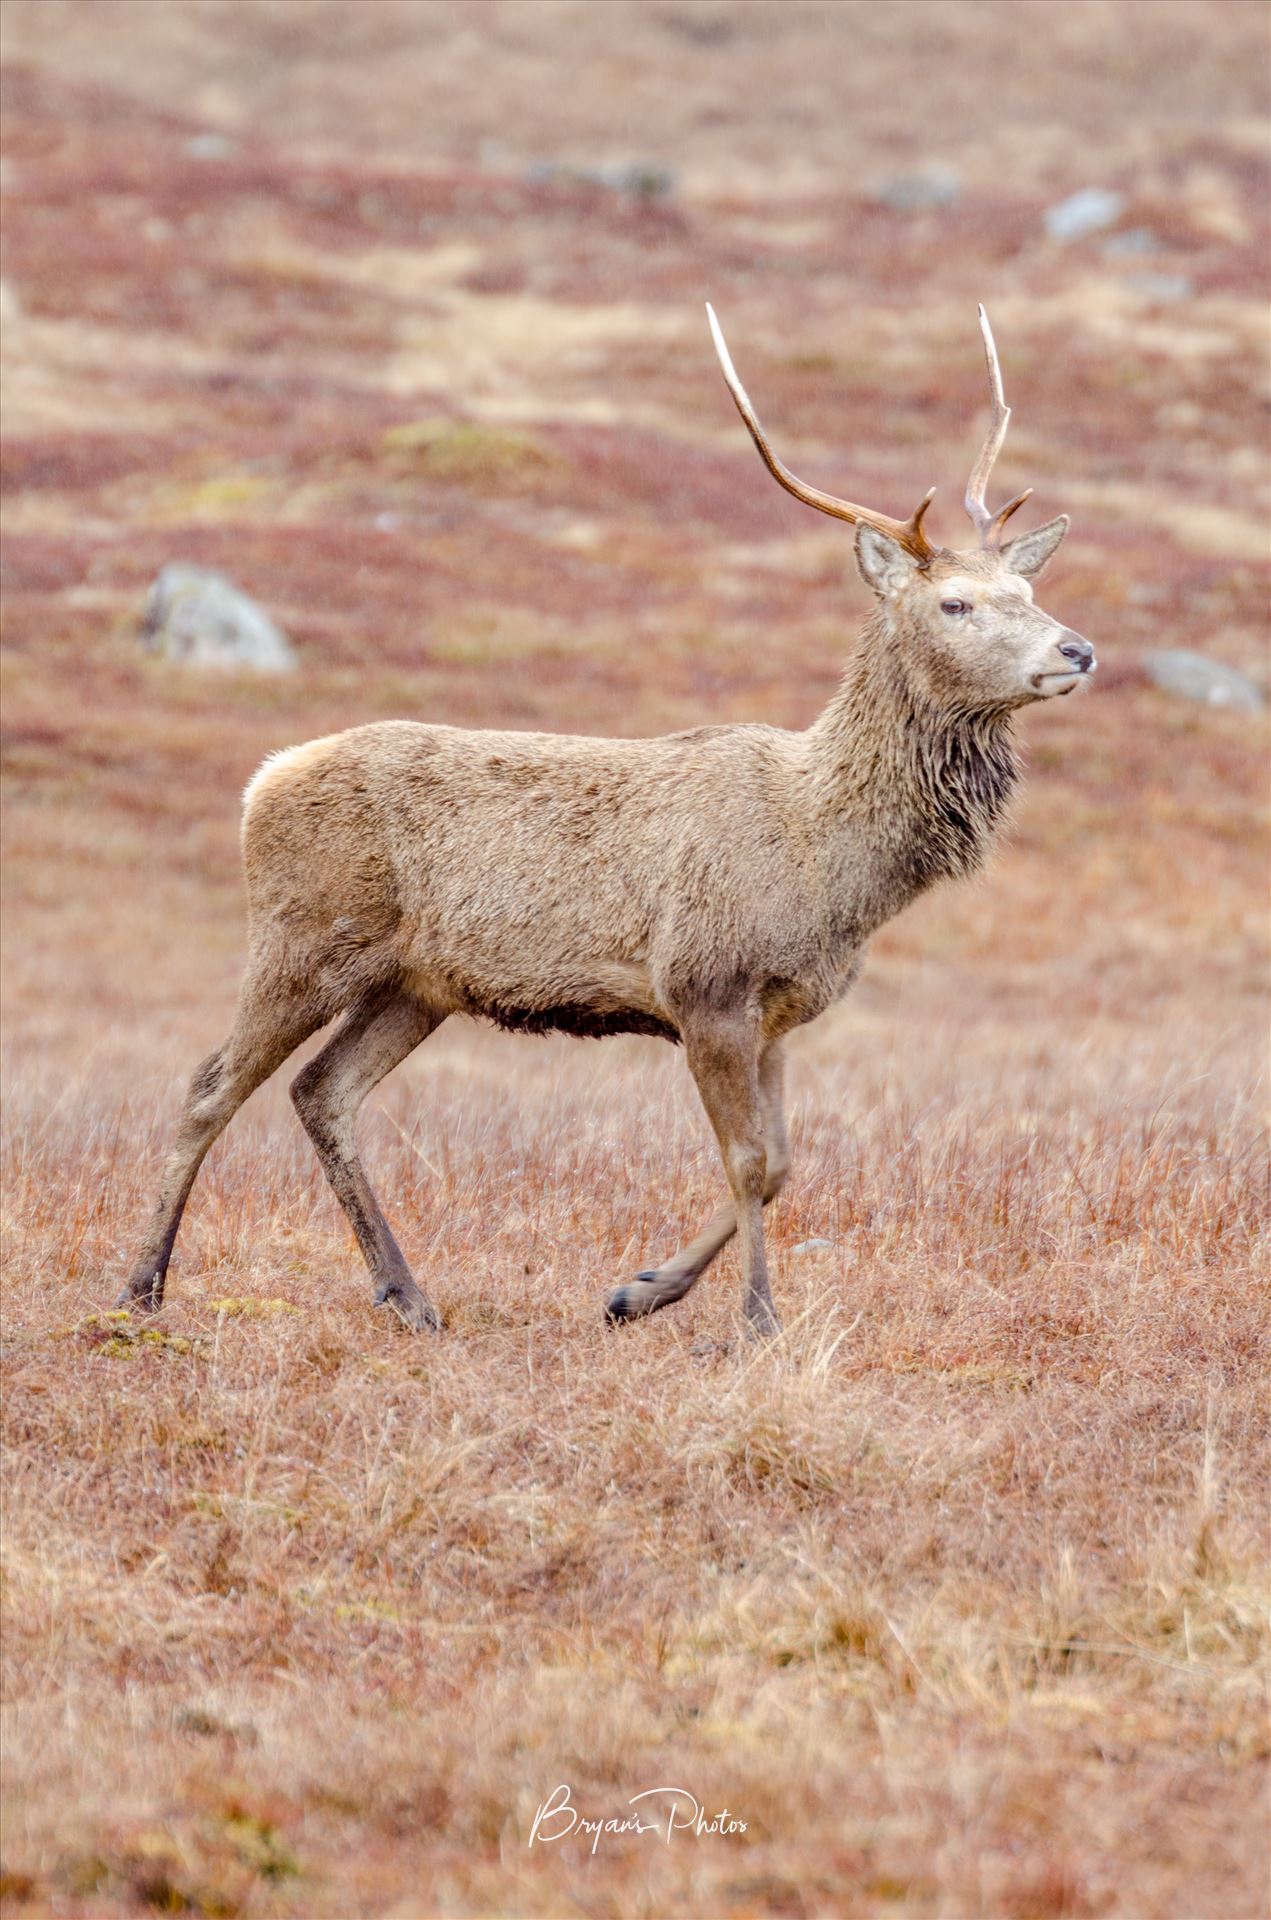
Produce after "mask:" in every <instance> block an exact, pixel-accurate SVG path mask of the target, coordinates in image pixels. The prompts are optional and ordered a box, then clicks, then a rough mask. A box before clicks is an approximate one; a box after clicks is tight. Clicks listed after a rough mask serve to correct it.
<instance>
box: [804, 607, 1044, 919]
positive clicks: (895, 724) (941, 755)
mask: <svg viewBox="0 0 1271 1920" xmlns="http://www.w3.org/2000/svg"><path fill="white" fill-rule="evenodd" d="M808 740H809V746H810V749H811V768H810V771H811V775H812V790H813V795H814V804H813V813H814V815H815V830H816V831H817V834H818V838H819V839H820V841H821V844H822V845H824V846H826V847H827V848H832V847H834V846H836V845H838V846H840V847H841V848H842V849H843V852H844V856H845V860H846V861H847V862H848V863H849V864H848V865H847V866H846V867H845V869H844V873H843V884H848V885H851V884H853V882H852V879H851V872H852V870H853V869H854V870H855V871H857V872H860V873H862V874H864V873H865V872H868V873H869V874H870V875H871V876H877V880H878V884H879V887H880V890H881V893H882V895H884V896H885V898H884V899H882V900H881V901H880V905H879V910H878V917H879V920H880V921H881V919H884V918H887V917H888V916H889V914H890V913H894V912H897V911H899V909H900V907H901V906H903V905H904V904H905V903H906V901H907V900H909V899H912V898H913V897H914V895H915V894H917V893H920V892H922V891H923V889H924V888H926V887H929V886H931V885H933V884H934V882H936V881H937V880H942V879H949V878H953V877H955V876H958V875H963V874H969V873H973V872H974V871H975V869H976V868H977V867H978V866H979V865H980V863H981V861H982V860H983V859H984V856H985V854H986V853H987V851H988V848H989V846H990V844H991V842H992V839H993V835H994V832H995V831H996V829H997V828H998V827H999V826H1000V825H1001V824H1002V820H1003V816H1004V814H1005V811H1006V807H1007V802H1008V801H1009V799H1010V795H1011V791H1012V788H1013V787H1014V785H1015V781H1016V777H1017V771H1018V769H1017V765H1016V760H1015V755H1014V752H1013V750H1012V746H1011V738H1010V716H1009V714H1008V713H1007V712H1006V711H1005V710H995V711H993V712H987V713H985V712H968V711H965V710H961V709H956V708H953V707H950V706H947V705H942V704H940V703H939V702H938V701H937V700H936V699H935V698H934V697H933V696H932V695H931V694H930V693H928V692H926V691H925V690H923V689H922V688H921V687H920V686H918V685H917V684H916V682H915V680H914V678H913V676H912V675H911V674H910V673H908V672H907V671H906V668H905V662H904V658H903V649H902V647H901V646H900V645H898V644H897V642H896V640H895V639H894V638H893V636H892V635H891V633H890V631H889V629H888V627H887V624H886V621H885V619H884V617H883V616H882V614H881V612H875V613H874V614H873V615H872V616H871V618H870V620H869V622H868V623H867V625H866V627H865V629H864V632H863V633H862V636H861V640H860V644H859V647H858V650H857V653H856V656H855V658H854V659H853V661H852V662H851V664H850V666H849V667H848V670H847V672H846V674H845V675H844V678H843V681H842V684H841V686H840V688H839V691H838V693H837V694H836V695H835V697H834V699H833V700H832V701H831V702H830V704H829V706H828V707H827V708H826V710H825V712H824V713H823V714H822V715H821V717H820V719H819V720H817V721H816V722H815V724H814V725H813V726H812V728H811V729H810V730H809V735H808ZM862 855H866V856H868V857H867V858H865V859H864V860H861V856H862ZM870 917H871V918H872V917H873V915H872V913H871V915H870Z"/></svg>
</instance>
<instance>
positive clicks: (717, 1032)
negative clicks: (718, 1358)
mask: <svg viewBox="0 0 1271 1920" xmlns="http://www.w3.org/2000/svg"><path fill="white" fill-rule="evenodd" d="M684 1045H685V1051H686V1053H687V1056H688V1063H689V1068H690V1071H691V1072H692V1074H693V1078H694V1080H695V1081H696V1082H697V1089H698V1092H699V1093H700V1095H701V1098H702V1105H703V1106H704V1107H705V1109H706V1114H707V1118H708V1119H709V1120H710V1122H711V1125H712V1126H713V1128H714V1129H715V1137H716V1139H717V1140H718V1142H719V1150H720V1154H721V1157H722V1158H723V1162H724V1171H725V1173H726V1174H727V1176H728V1184H729V1187H730V1188H731V1190H732V1204H731V1206H727V1207H724V1208H722V1209H721V1210H720V1212H719V1213H717V1214H716V1215H715V1217H714V1219H713V1220H712V1221H711V1222H710V1224H709V1226H707V1227H706V1229H705V1231H704V1232H703V1233H701V1234H699V1236H698V1238H697V1239H696V1240H694V1241H693V1242H692V1243H691V1244H690V1245H689V1246H687V1247H684V1248H683V1249H682V1250H681V1251H680V1252H679V1253H678V1254H676V1256H675V1258H674V1259H673V1260H671V1261H669V1262H668V1263H667V1264H666V1265H665V1266H663V1267H659V1268H657V1269H655V1270H654V1271H652V1272H648V1273H643V1274H641V1275H639V1277H638V1278H637V1279H636V1280H634V1281H632V1282H630V1283H629V1284H628V1285H627V1286H625V1287H620V1288H619V1290H618V1292H617V1293H615V1294H614V1295H613V1297H612V1299H611V1300H610V1301H609V1304H608V1307H607V1309H606V1312H607V1315H608V1318H609V1319H611V1320H629V1319H634V1318H636V1317H637V1316H638V1315H640V1314H644V1313H653V1312H655V1311H656V1310H657V1308H659V1307H664V1306H668V1305H670V1303H671V1302H672V1301H673V1300H679V1299H682V1298H683V1296H684V1295H685V1294H686V1293H687V1292H688V1291H689V1288H690V1287H691V1286H692V1285H693V1284H694V1282H695V1281H696V1280H697V1279H698V1278H699V1277H700V1276H701V1274H702V1273H704V1272H705V1270H706V1268H707V1267H708V1266H709V1264H710V1262H711V1261H712V1260H713V1259H714V1257H715V1255H716V1254H717V1253H718V1252H719V1250H720V1248H721V1247H723V1246H724V1245H726V1243H727V1242H728V1241H729V1240H730V1239H731V1238H732V1236H733V1234H734V1233H736V1234H737V1235H738V1237H739V1240H740V1242H741V1246H740V1252H741V1266H742V1273H743V1276H744V1282H745V1293H744V1304H745V1312H746V1318H747V1319H748V1320H749V1322H750V1324H751V1327H752V1329H753V1330H754V1331H755V1332H756V1333H759V1334H769V1333H775V1332H777V1331H779V1329H780V1321H779V1320H778V1319H777V1315H776V1311H775V1309H774V1307H773V1304H772V1294H771V1291H770V1289H769V1285H768V1268H767V1261H766V1258H765V1254H764V1243H763V1209H764V1206H765V1205H766V1203H767V1202H768V1201H769V1200H770V1199H771V1198H772V1197H773V1195H774V1194H776V1193H778V1192H779V1191H780V1189H781V1185H782V1183H783V1181H784V1179H785V1175H786V1169H787V1166H788V1163H789V1153H788V1148H787V1144H786V1131H785V1120H784V1116H783V1113H782V1107H781V1079H782V1076H781V1056H780V1051H779V1048H778V1046H777V1044H776V1043H772V1044H771V1045H770V1046H768V1047H767V1048H766V1049H765V1050H764V1051H763V1053H762V1054H761V1053H760V1052H759V1047H758V1044H757V1042H756V1038H755V1036H754V1033H753V1029H752V1028H751V1027H750V1026H749V1024H748V1023H745V1022H742V1021H732V1020H712V1021H709V1022H701V1023H694V1024H693V1025H691V1026H690V1025H686V1026H685V1028H684Z"/></svg>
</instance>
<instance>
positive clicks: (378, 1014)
mask: <svg viewBox="0 0 1271 1920" xmlns="http://www.w3.org/2000/svg"><path fill="white" fill-rule="evenodd" d="M444 1019H445V1015H444V1014H443V1013H438V1012H437V1011H436V1010H435V1009H434V1008H432V1007H429V1006H425V1005H424V1004H423V1003H422V1002H420V1001H419V1000H415V999H412V998H411V997H410V995H408V994H405V993H402V992H400V991H398V990H397V989H391V988H390V989H386V990H384V991H382V992H378V993H373V994H370V995H368V996H367V998H366V999H365V1000H363V1001H361V1002H360V1003H359V1004H358V1005H357V1006H355V1007H354V1008H353V1009H352V1010H351V1011H350V1012H349V1014H348V1015H347V1016H346V1018H345V1020H344V1022H343V1024H342V1025H341V1026H340V1028H339V1029H338V1031H337V1032H336V1033H335V1034H334V1035H333V1036H332V1038H331V1039H330V1040H329V1041H328V1042H327V1044H326V1046H325V1047H324V1048H323V1049H322V1051H321V1053H319V1054H317V1055H315V1057H314V1058H313V1059H312V1060H311V1061H310V1062H309V1064H308V1066H306V1067H305V1068H303V1070H302V1071H301V1072H300V1073H299V1074H298V1075H297V1077H296V1079H295V1081H294V1082H293V1083H292V1088H291V1097H292V1099H293V1100H294V1101H295V1103H296V1111H297V1112H298V1113H299V1115H300V1118H301V1120H302V1121H303V1122H304V1127H305V1131H306V1133H307V1134H308V1135H309V1138H310V1139H311V1140H312V1142H313V1144H314V1147H315V1149H316V1150H317V1155H318V1158H319V1160H320V1161H321V1162H322V1170H323V1172H324V1173H325V1174H326V1176H327V1179H328V1180H329V1181H330V1182H331V1185H332V1187H333V1188H334V1190H335V1195H336V1198H337V1199H338V1200H339V1202H340V1205H341V1206H342V1207H343V1208H344V1211H345V1213H346V1214H347V1215H348V1217H349V1223H350V1225H351V1226H352V1228H353V1231H354V1233H355V1234H356V1235H357V1241H358V1245H359V1246H360V1247H361V1249H362V1254H363V1258H364V1259H365V1261H366V1264H367V1266H368V1267H369V1268H370V1270H371V1279H372V1280H373V1281H374V1283H375V1304H376V1306H377V1307H379V1306H390V1307H392V1309H393V1311H394V1312H395V1313H396V1314H397V1315H398V1316H399V1318H400V1319H402V1320H403V1321H404V1322H405V1323H406V1325H407V1326H408V1327H411V1328H413V1329H416V1330H420V1329H423V1328H435V1327H437V1326H438V1325H439V1322H438V1319H437V1315H436V1314H435V1312H434V1311H433V1309H432V1307H431V1306H430V1305H429V1303H428V1301H427V1299H426V1298H425V1296H424V1295H423V1294H422V1293H421V1292H420V1289H419V1287H418V1285H417V1284H416V1281H415V1276H414V1275H413V1274H412V1272H411V1270H410V1268H409V1267H408V1266H407V1264H406V1261H405V1258H404V1256H403V1254H402V1250H401V1248H400V1247H399V1246H398V1244H397V1242H396V1240H395V1239H394V1238H393V1232H392V1229H391V1227H390V1226H389V1224H388V1222H387V1220H386V1219H385V1218H384V1215H383V1213H382V1212H381V1210H380V1205H379V1202H378V1200H377V1199H376V1198H375V1193H374V1191H373V1189H372V1187H371V1183H370V1181H369V1180H368V1179H367V1177H366V1174H365V1172H364V1170H363V1167H362V1163H361V1161H360V1160H359V1159H358V1154H357V1142H356V1127H357V1115H358V1109H359V1107H360V1106H361V1105H362V1102H363V1101H364V1100H365V1098H366V1096H367V1094H368V1093H370V1091H371V1089H372V1088H373V1087H376V1086H378V1085H379V1083H380V1081H381V1080H382V1079H383V1078H384V1077H385V1075H386V1074H389V1073H391V1072H392V1070H393V1068H394V1067H396V1066H398V1065H399V1064H400V1063H401V1062H402V1061H403V1060H404V1059H405V1058H406V1056H407V1054H408V1053H413V1052H414V1050H415V1048H416V1047H417V1046H418V1045H419V1043H420V1041H421V1040H426V1039H427V1038H428V1035H429V1034H430V1033H431V1032H432V1031H433V1030H434V1028H436V1027H439V1026H440V1025H441V1023H442V1021H443V1020H444Z"/></svg>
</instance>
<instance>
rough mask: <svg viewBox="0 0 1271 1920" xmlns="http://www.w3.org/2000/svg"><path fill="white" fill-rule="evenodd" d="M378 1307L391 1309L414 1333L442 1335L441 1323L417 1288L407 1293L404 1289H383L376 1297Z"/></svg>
mask: <svg viewBox="0 0 1271 1920" xmlns="http://www.w3.org/2000/svg"><path fill="white" fill-rule="evenodd" d="M375 1304H376V1306H377V1307H391V1308H392V1310H393V1312H394V1313H395V1314H396V1315H397V1318H398V1319H399V1320H400V1321H401V1323H402V1325H403V1326H404V1327H408V1328H409V1329H410V1331H411V1332H412V1333H440V1332H441V1321H440V1320H439V1319H438V1318H437V1315H436V1313H435V1311H434V1310H433V1308H432V1307H430V1306H429V1304H428V1302H427V1301H426V1300H425V1298H424V1296H423V1294H422V1293H421V1292H420V1291H419V1288H418V1287H416V1288H415V1289H414V1291H413V1292H411V1293H407V1292H406V1290H405V1289H404V1288H402V1287H381V1288H380V1289H379V1292H378V1293H377V1294H376V1296H375Z"/></svg>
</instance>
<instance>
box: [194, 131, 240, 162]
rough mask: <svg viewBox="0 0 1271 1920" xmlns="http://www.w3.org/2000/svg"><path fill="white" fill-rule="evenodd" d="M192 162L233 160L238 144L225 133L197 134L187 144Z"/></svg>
mask: <svg viewBox="0 0 1271 1920" xmlns="http://www.w3.org/2000/svg"><path fill="white" fill-rule="evenodd" d="M185 150H186V152H187V153H188V154H189V156H190V158H191V160H232V159H233V158H234V155H235V154H236V153H237V152H238V142H237V141H236V140H231V139H230V137H229V135H228V134H225V133H195V134H191V136H190V138H189V139H188V140H187V141H186V143H185Z"/></svg>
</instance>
